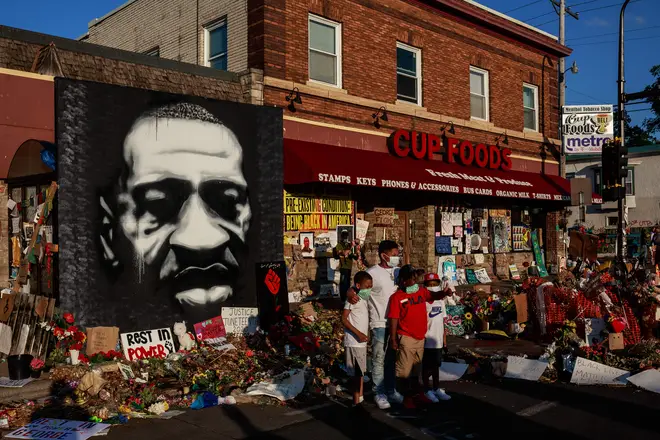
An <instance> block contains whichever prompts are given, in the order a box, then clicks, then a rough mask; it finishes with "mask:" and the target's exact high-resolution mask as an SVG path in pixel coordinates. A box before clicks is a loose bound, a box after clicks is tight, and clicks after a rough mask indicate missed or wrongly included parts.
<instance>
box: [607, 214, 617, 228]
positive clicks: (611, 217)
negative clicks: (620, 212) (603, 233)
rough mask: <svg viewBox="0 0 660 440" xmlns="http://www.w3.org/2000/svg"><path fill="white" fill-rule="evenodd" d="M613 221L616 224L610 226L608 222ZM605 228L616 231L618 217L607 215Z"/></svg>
mask: <svg viewBox="0 0 660 440" xmlns="http://www.w3.org/2000/svg"><path fill="white" fill-rule="evenodd" d="M612 219H615V220H616V223H614V224H610V220H612ZM605 227H606V228H608V229H616V228H618V227H619V217H618V216H615V215H608V216H606V217H605Z"/></svg>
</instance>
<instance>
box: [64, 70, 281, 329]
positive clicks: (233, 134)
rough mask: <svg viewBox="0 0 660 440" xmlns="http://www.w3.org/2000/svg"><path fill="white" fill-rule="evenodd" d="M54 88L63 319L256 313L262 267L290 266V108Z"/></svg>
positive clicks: (89, 85) (192, 318)
mask: <svg viewBox="0 0 660 440" xmlns="http://www.w3.org/2000/svg"><path fill="white" fill-rule="evenodd" d="M55 89H56V118H57V120H56V127H57V133H56V136H57V143H58V174H59V177H58V183H59V185H60V191H59V192H58V198H59V200H58V203H59V206H58V208H59V212H58V214H59V217H58V220H59V231H58V240H59V244H60V249H61V252H60V253H59V258H60V264H59V265H58V266H59V272H60V273H59V275H60V276H59V283H60V291H62V292H66V294H63V295H62V297H61V302H62V303H61V306H62V308H63V309H65V310H69V311H71V312H74V313H76V316H77V317H79V319H80V320H81V324H83V325H85V326H87V325H117V326H119V327H121V329H122V331H132V330H137V329H144V328H159V327H161V326H166V325H171V324H172V323H173V322H175V321H181V320H185V321H186V322H187V323H188V324H189V325H190V326H191V325H192V324H193V323H195V322H201V321H204V320H206V319H210V318H213V317H215V316H218V315H219V314H220V310H221V307H222V306H232V305H235V306H256V304H257V300H256V292H255V282H254V279H255V273H254V270H255V269H254V268H255V263H256V262H258V261H279V260H282V259H283V247H284V245H283V232H282V228H274V227H273V225H281V224H282V221H283V217H282V206H283V193H284V189H283V176H282V173H283V152H282V132H283V129H282V111H281V110H280V109H276V108H268V107H261V106H252V105H247V104H238V103H234V102H226V101H216V100H210V99H204V98H198V97H192V96H184V95H174V94H169V93H162V92H154V91H151V90H145V89H135V88H128V87H120V86H112V85H107V84H101V83H93V82H85V81H74V80H68V79H64V78H57V79H56V80H55ZM264 170H267V172H264ZM81 255H84V256H85V258H80V256H81Z"/></svg>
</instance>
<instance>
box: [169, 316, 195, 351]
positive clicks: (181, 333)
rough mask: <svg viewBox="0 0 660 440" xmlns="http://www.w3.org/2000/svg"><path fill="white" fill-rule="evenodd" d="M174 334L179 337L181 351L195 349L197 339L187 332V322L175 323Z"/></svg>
mask: <svg viewBox="0 0 660 440" xmlns="http://www.w3.org/2000/svg"><path fill="white" fill-rule="evenodd" d="M174 334H175V335H177V336H178V337H179V349H180V350H185V351H189V350H192V349H193V348H194V347H195V337H194V336H193V335H192V333H190V332H188V331H186V321H183V322H175V323H174Z"/></svg>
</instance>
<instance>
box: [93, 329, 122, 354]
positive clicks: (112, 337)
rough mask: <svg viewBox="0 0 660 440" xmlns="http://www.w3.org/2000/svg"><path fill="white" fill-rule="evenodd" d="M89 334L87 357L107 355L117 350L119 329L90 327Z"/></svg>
mask: <svg viewBox="0 0 660 440" xmlns="http://www.w3.org/2000/svg"><path fill="white" fill-rule="evenodd" d="M86 332H87V350H86V353H87V356H92V355H93V354H96V353H101V352H103V353H107V352H108V351H112V350H116V349H117V339H118V338H119V327H89V328H87V330H86Z"/></svg>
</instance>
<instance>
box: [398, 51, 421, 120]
mask: <svg viewBox="0 0 660 440" xmlns="http://www.w3.org/2000/svg"><path fill="white" fill-rule="evenodd" d="M396 48H397V49H403V50H406V51H408V52H412V53H414V54H415V70H416V71H417V72H416V76H415V77H412V76H410V75H408V74H405V73H401V75H403V76H406V77H408V78H414V79H415V81H416V83H417V84H416V85H417V100H416V101H415V102H412V101H410V100H408V99H402V98H400V97H399V88H398V86H397V90H396V99H397V101H401V102H405V103H406V104H412V105H418V106H420V107H421V106H422V49H421V48H419V47H414V46H410V45H409V44H405V43H402V42H400V41H397V42H396ZM396 75H397V83H398V76H399V60H398V58H397V65H396Z"/></svg>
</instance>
